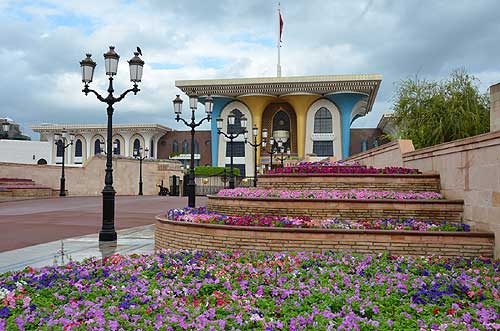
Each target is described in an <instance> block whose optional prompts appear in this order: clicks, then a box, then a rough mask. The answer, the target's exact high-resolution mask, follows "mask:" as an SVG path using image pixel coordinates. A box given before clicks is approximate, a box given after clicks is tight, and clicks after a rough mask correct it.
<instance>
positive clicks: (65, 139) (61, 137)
mask: <svg viewBox="0 0 500 331" xmlns="http://www.w3.org/2000/svg"><path fill="white" fill-rule="evenodd" d="M74 140H75V135H74V134H72V133H70V134H68V131H66V130H65V129H63V130H62V134H59V133H55V134H54V142H55V145H56V146H57V147H58V148H60V149H61V150H62V167H61V181H60V186H59V196H60V197H65V196H66V178H65V177H64V164H65V163H66V161H65V154H66V149H67V148H68V147H69V146H71V145H73V141H74ZM56 155H57V153H56Z"/></svg>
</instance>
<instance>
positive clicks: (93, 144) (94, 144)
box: [90, 134, 106, 155]
mask: <svg viewBox="0 0 500 331" xmlns="http://www.w3.org/2000/svg"><path fill="white" fill-rule="evenodd" d="M97 140H99V141H100V142H104V143H106V139H104V137H103V136H102V135H100V134H96V135H94V136H93V137H92V139H90V147H91V148H92V155H96V147H97V146H96V141H97ZM99 150H100V148H99Z"/></svg>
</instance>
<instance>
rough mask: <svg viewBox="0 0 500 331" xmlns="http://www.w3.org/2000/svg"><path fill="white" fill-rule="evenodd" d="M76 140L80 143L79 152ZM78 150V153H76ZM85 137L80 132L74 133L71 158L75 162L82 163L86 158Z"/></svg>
mask: <svg viewBox="0 0 500 331" xmlns="http://www.w3.org/2000/svg"><path fill="white" fill-rule="evenodd" d="M78 141H80V144H81V153H80V150H79V147H78V146H77V144H78ZM77 152H78V153H77ZM87 158H88V156H87V139H85V137H84V136H82V135H81V134H77V135H75V142H74V148H73V160H74V163H75V164H82V163H84V162H85V161H86V160H87Z"/></svg>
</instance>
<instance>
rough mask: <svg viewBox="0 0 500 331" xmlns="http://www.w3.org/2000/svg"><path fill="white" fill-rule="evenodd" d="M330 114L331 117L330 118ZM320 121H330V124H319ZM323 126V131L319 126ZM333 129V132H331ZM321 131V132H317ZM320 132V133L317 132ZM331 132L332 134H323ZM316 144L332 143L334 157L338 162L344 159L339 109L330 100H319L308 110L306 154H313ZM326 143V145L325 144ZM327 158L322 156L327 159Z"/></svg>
mask: <svg viewBox="0 0 500 331" xmlns="http://www.w3.org/2000/svg"><path fill="white" fill-rule="evenodd" d="M328 113H329V114H330V116H328ZM319 120H321V121H325V120H330V123H324V122H323V123H322V124H319ZM316 124H318V125H320V126H321V129H319V128H318V127H317V125H316ZM330 128H331V130H330ZM315 129H319V130H315ZM315 131H320V132H315ZM321 131H331V132H321ZM314 142H320V143H317V144H318V145H319V144H328V142H332V145H333V155H331V156H334V157H336V158H337V159H338V160H340V159H342V123H341V115H340V111H339V109H338V107H337V106H336V105H335V104H334V103H333V102H331V101H330V100H328V99H319V100H317V101H316V102H314V103H313V104H312V105H311V107H309V109H308V110H307V115H306V141H305V154H306V155H307V154H312V153H313V149H314ZM323 142H325V143H323ZM325 157H327V156H322V157H321V158H325Z"/></svg>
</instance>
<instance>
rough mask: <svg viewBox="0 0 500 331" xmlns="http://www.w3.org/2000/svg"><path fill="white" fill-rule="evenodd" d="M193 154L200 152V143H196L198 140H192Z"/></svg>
mask: <svg viewBox="0 0 500 331" xmlns="http://www.w3.org/2000/svg"><path fill="white" fill-rule="evenodd" d="M194 154H200V144H198V140H195V141H194Z"/></svg>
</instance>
